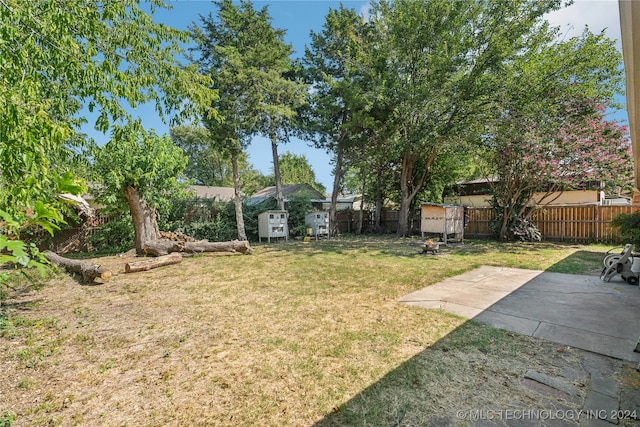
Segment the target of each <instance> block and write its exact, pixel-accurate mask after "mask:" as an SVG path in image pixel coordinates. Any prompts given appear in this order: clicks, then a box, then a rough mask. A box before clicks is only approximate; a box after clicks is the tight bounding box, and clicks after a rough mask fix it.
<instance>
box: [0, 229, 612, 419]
mask: <svg viewBox="0 0 640 427" xmlns="http://www.w3.org/2000/svg"><path fill="white" fill-rule="evenodd" d="M608 249H610V247H608V246H606V247H605V246H583V245H565V244H553V243H538V244H525V243H496V242H488V241H467V242H465V244H464V245H449V246H447V247H444V248H443V249H442V251H441V253H439V254H438V255H435V256H434V255H427V254H425V255H422V254H420V239H417V238H416V239H396V238H391V237H353V236H346V237H342V238H339V239H332V240H325V241H317V242H316V241H312V242H309V243H303V242H289V243H272V244H261V245H255V246H254V254H253V255H248V256H227V255H214V254H205V255H198V256H194V257H189V258H185V259H184V260H183V262H182V263H181V264H178V265H174V266H168V267H163V268H159V269H156V270H151V271H148V272H144V273H135V274H124V273H123V271H124V268H123V266H124V263H125V262H127V261H130V259H124V258H121V257H118V256H113V257H105V258H99V259H96V260H95V261H96V262H98V263H102V264H104V265H106V266H109V267H110V268H111V269H112V270H113V271H114V273H115V275H114V277H113V278H112V280H111V281H109V282H108V283H106V284H103V285H97V286H87V285H81V284H79V283H78V282H77V281H75V280H74V279H73V278H71V277H70V276H68V275H66V274H62V273H60V274H58V275H57V276H56V277H55V278H53V279H51V280H50V281H48V282H47V284H46V285H45V286H44V287H43V288H42V289H40V290H39V291H35V292H30V293H28V294H25V295H16V296H13V297H11V298H9V299H7V300H6V301H5V302H4V303H3V306H2V309H1V310H0V377H1V378H5V379H6V380H5V381H4V384H3V392H2V393H0V414H4V415H3V417H5V418H6V419H10V418H11V419H15V421H14V423H15V424H16V425H116V424H118V425H136V426H139V425H234V426H235V425H240V426H254V425H265V426H266V425H282V426H289V425H313V424H315V423H317V424H318V425H327V426H329V425H344V426H351V425H376V426H377V425H394V424H393V423H396V424H397V425H403V424H402V423H410V424H411V423H413V424H415V425H421V424H420V423H419V422H418V421H419V420H424V419H428V418H430V417H434V416H439V415H440V414H443V415H444V414H448V413H450V412H451V411H452V410H453V408H455V407H456V405H460V404H461V403H460V402H463V401H465V399H467V404H470V403H469V402H472V401H473V402H475V403H474V404H476V405H482V404H489V403H491V399H492V398H490V397H489V396H490V395H493V396H494V397H493V399H494V400H495V399H513V398H514V396H519V395H518V394H517V393H516V391H522V390H520V389H519V388H518V385H517V380H516V377H517V376H518V375H519V374H518V373H519V372H520V371H521V370H522V369H526V368H527V367H532V366H533V367H537V369H539V370H540V371H543V372H544V371H545V369H553V368H552V367H545V366H546V365H545V364H544V358H537V359H536V357H532V354H542V353H543V352H544V351H545V349H548V344H545V343H540V342H538V341H536V340H533V339H530V338H527V337H521V336H518V335H516V334H512V333H507V332H504V331H498V330H495V329H492V328H490V327H487V326H483V325H478V324H475V323H473V322H466V321H465V320H464V319H461V318H458V317H455V316H452V315H449V314H446V313H444V312H441V311H439V310H425V309H421V308H417V307H411V306H408V305H404V304H399V303H398V302H397V299H398V298H399V297H401V296H403V295H405V294H407V293H409V292H412V291H415V290H417V289H420V288H422V287H425V286H428V285H431V284H434V283H437V282H439V281H440V280H442V279H443V278H445V277H450V276H454V275H456V274H459V273H462V272H464V271H467V270H471V269H473V268H476V267H478V266H481V265H494V266H505V267H517V268H527V269H536V270H550V271H556V272H565V273H573V274H598V273H599V272H600V270H601V268H602V267H601V266H602V258H603V257H604V253H605V252H606V251H607V250H608ZM545 346H547V347H545ZM563 357H564V356H563ZM566 357H570V353H567V354H566ZM536 360H538V361H536ZM505 383H508V384H511V385H510V386H509V387H511V388H509V387H507V388H505V385H504V384H505ZM512 383H513V384H512ZM478 387H481V388H482V390H483V392H482V393H481V392H479V391H478ZM472 392H475V394H473V393H472ZM472 396H476V397H472ZM469 399H471V400H469ZM473 399H476V400H475V401H474V400H473ZM478 399H479V400H478ZM483 399H488V400H487V401H485V400H483ZM518 399H525V400H526V396H524V397H522V396H520V397H518ZM496 401H497V400H496ZM0 419H2V418H0ZM413 424H411V425H413ZM422 425H426V424H422Z"/></svg>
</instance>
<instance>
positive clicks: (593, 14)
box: [85, 0, 627, 191]
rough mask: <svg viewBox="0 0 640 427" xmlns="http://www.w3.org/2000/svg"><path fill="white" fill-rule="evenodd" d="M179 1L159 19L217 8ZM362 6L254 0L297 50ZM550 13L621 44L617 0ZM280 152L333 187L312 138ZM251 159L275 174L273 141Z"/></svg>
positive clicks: (181, 24) (148, 122)
mask: <svg viewBox="0 0 640 427" xmlns="http://www.w3.org/2000/svg"><path fill="white" fill-rule="evenodd" d="M167 3H168V4H170V5H172V6H173V9H171V10H164V9H161V10H158V11H157V12H156V13H155V14H154V19H155V20H156V21H158V22H164V23H165V24H167V25H170V26H172V27H175V28H178V29H183V30H186V29H187V27H188V26H189V25H191V23H193V22H196V23H199V15H204V16H206V15H208V14H209V13H210V12H212V13H215V11H216V8H215V6H214V5H213V3H212V2H211V1H208V0H207V1H204V0H176V1H167ZM341 3H342V4H343V5H344V6H345V7H347V8H351V9H355V10H357V11H364V10H366V7H367V4H368V2H367V1H362V0H343V1H342V2H340V1H333V0H269V1H266V0H265V1H257V0H255V1H254V2H253V4H254V7H255V8H256V9H258V8H262V7H263V6H265V5H267V6H268V10H269V14H270V15H271V17H272V18H273V26H274V27H276V28H280V29H284V30H286V35H285V41H286V42H287V43H290V44H291V45H292V46H293V49H294V51H295V52H296V56H301V55H303V54H304V47H305V45H306V44H308V43H309V32H310V31H311V30H314V31H316V32H319V31H321V30H322V26H323V24H324V18H325V16H326V15H327V13H328V11H329V9H330V8H332V9H337V8H339V7H340V4H341ZM547 19H548V20H549V21H550V22H551V24H553V25H558V26H560V27H561V30H562V32H563V33H565V34H566V35H567V37H571V36H577V35H579V34H580V33H581V32H582V30H583V28H584V26H585V25H588V26H589V28H590V30H591V31H592V32H594V33H598V32H600V31H602V30H603V29H606V32H607V36H608V37H610V38H613V39H616V40H617V41H618V48H619V49H621V47H620V20H619V14H618V3H617V0H576V1H575V3H574V4H573V5H572V6H570V7H567V8H564V9H562V10H560V11H557V12H554V13H553V14H550V15H549V16H548V17H547ZM136 114H137V115H138V116H139V117H140V118H141V119H142V123H143V125H144V126H145V127H146V128H148V129H151V128H153V129H155V130H156V132H157V133H159V134H163V133H168V131H169V127H168V126H167V125H166V124H163V123H162V122H161V120H160V119H159V118H158V117H157V115H156V114H155V112H154V111H153V108H151V107H145V106H142V107H141V108H138V109H137V110H136ZM616 118H618V120H621V121H624V122H626V120H627V116H626V111H624V112H621V113H619V114H617V115H616ZM85 131H87V133H89V134H90V135H91V136H92V137H94V138H95V139H96V141H98V143H104V142H106V141H107V140H108V137H107V136H105V135H102V134H97V133H95V132H91V131H89V129H85ZM278 150H279V153H280V154H283V153H285V152H287V151H289V152H291V153H294V154H298V155H305V156H306V157H307V159H308V160H309V163H310V164H311V165H312V167H313V170H314V171H315V173H316V178H317V180H318V181H319V182H320V183H321V184H323V185H324V186H325V187H326V188H327V190H328V191H330V189H331V187H332V184H333V176H332V165H331V157H330V156H329V155H328V154H327V153H325V152H324V151H323V150H318V149H316V148H313V147H310V146H309V145H308V142H306V141H301V140H295V139H294V140H291V141H290V142H289V143H287V144H280V145H279V146H278ZM248 153H249V161H250V162H251V163H252V164H253V166H254V167H255V168H256V169H258V170H260V171H261V172H262V173H263V174H265V175H266V174H270V173H271V172H272V168H273V162H272V155H271V145H270V142H269V141H268V140H267V139H265V138H262V137H256V138H254V140H253V141H252V143H251V145H250V147H249V149H248Z"/></svg>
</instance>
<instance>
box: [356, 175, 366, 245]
mask: <svg viewBox="0 0 640 427" xmlns="http://www.w3.org/2000/svg"><path fill="white" fill-rule="evenodd" d="M363 176H364V178H362V191H361V193H360V194H361V196H360V212H358V228H357V230H356V234H362V226H363V223H364V193H365V190H366V188H367V175H366V174H363Z"/></svg>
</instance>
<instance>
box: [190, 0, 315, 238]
mask: <svg viewBox="0 0 640 427" xmlns="http://www.w3.org/2000/svg"><path fill="white" fill-rule="evenodd" d="M215 6H216V8H217V9H218V10H217V15H215V16H214V15H213V14H209V15H208V16H206V17H204V16H201V17H200V26H196V25H193V26H192V27H191V30H192V33H193V34H194V38H195V39H196V41H197V42H198V46H197V47H196V48H195V49H194V53H197V54H198V56H197V57H194V60H195V61H196V63H197V64H198V65H199V67H200V70H201V72H202V73H204V74H206V75H209V76H211V77H212V78H213V80H214V81H215V87H216V89H217V90H218V91H219V93H220V95H221V96H220V99H219V100H217V101H216V103H215V104H214V105H215V107H216V109H217V111H219V112H220V114H221V116H222V121H220V122H218V121H210V120H205V124H206V126H207V128H208V129H209V130H210V132H211V135H212V137H213V138H215V140H216V141H217V142H218V145H217V147H219V148H220V149H221V150H225V151H226V152H228V153H229V155H230V156H231V163H232V167H233V176H234V187H235V189H236V199H235V200H236V202H235V203H236V221H237V224H238V234H239V238H240V239H241V240H244V239H245V238H246V236H245V230H244V219H243V216H242V200H241V198H240V194H241V188H240V176H239V171H238V158H239V156H240V154H241V153H242V151H243V150H244V149H245V148H246V146H247V145H248V144H249V143H250V140H251V137H252V136H253V135H255V134H257V133H263V134H265V135H266V136H268V137H269V138H270V139H271V143H272V151H273V164H274V172H275V177H276V186H277V188H278V190H279V191H278V195H279V197H278V200H279V201H280V205H282V204H283V202H282V200H283V198H282V189H281V181H280V173H279V168H278V155H277V139H278V137H279V136H280V137H281V138H282V137H285V138H286V135H287V132H286V131H287V126H288V124H290V123H291V121H292V120H293V119H294V117H295V116H296V108H297V107H298V106H299V104H301V103H302V101H303V98H304V97H303V93H304V90H303V89H304V86H303V85H301V84H299V83H298V82H296V81H293V80H291V79H289V78H288V77H287V73H289V72H291V70H292V68H291V67H292V64H291V60H290V58H289V55H290V54H291V53H292V50H291V46H290V45H288V44H286V43H284V41H283V36H284V31H282V30H276V29H274V28H273V27H272V25H271V17H270V16H269V13H268V11H267V8H266V7H264V8H262V9H261V10H256V9H254V8H253V5H252V3H251V2H250V1H244V0H242V1H241V2H240V4H239V5H235V4H233V3H232V1H231V0H223V1H218V2H215ZM282 207H283V206H281V208H282Z"/></svg>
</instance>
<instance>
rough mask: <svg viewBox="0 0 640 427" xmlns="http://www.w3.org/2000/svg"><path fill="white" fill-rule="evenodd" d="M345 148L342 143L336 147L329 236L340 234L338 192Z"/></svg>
mask: <svg viewBox="0 0 640 427" xmlns="http://www.w3.org/2000/svg"><path fill="white" fill-rule="evenodd" d="M343 155H344V149H343V148H342V144H338V147H337V148H336V167H335V169H334V171H333V190H332V191H331V206H330V207H329V236H330V237H335V236H337V235H338V231H339V230H338V209H337V207H338V194H339V193H340V185H341V183H342V160H343V159H342V158H343Z"/></svg>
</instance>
